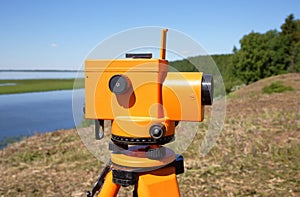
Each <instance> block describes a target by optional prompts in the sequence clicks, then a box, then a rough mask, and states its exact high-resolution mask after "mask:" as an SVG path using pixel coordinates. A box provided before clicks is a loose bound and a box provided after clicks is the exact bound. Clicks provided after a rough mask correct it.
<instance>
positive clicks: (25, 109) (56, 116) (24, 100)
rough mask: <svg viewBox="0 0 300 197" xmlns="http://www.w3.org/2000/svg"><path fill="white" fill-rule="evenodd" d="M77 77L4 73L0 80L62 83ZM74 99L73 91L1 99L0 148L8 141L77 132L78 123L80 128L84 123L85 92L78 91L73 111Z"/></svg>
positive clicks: (52, 74) (74, 75) (73, 75)
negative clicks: (38, 135) (32, 136)
mask: <svg viewBox="0 0 300 197" xmlns="http://www.w3.org/2000/svg"><path fill="white" fill-rule="evenodd" d="M76 75H77V73H76V72H11V71H9V72H3V71H2V72H0V79H42V78H47V79H56V78H57V79H58V78H60V79H61V78H75V77H76ZM0 88H1V87H0ZM72 95H73V90H63V91H49V92H38V93H22V94H7V95H0V148H1V145H2V146H3V143H4V144H5V141H6V140H7V139H10V140H11V139H16V138H19V137H22V136H31V135H33V134H35V133H43V132H51V131H55V130H59V129H70V128H75V126H76V124H75V122H76V123H77V124H79V123H80V122H81V121H82V119H83V111H82V107H83V103H84V90H83V89H80V90H76V96H75V97H74V100H73V103H75V104H73V106H74V107H72ZM74 101H75V102H74ZM73 108H74V109H73ZM73 115H74V116H73Z"/></svg>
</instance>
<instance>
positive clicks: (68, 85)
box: [0, 78, 84, 95]
mask: <svg viewBox="0 0 300 197" xmlns="http://www.w3.org/2000/svg"><path fill="white" fill-rule="evenodd" d="M75 80H76V81H77V83H76V85H74V82H75ZM7 84H9V85H7ZM0 85H2V86H1V89H0V95H1V94H18V93H29V92H47V91H54V90H71V89H79V88H84V79H83V78H80V79H22V80H0Z"/></svg>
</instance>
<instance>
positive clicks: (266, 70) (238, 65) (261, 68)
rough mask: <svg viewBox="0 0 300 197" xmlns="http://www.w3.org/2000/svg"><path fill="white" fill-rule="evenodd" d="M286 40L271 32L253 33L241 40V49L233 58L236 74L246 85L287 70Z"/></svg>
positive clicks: (275, 32) (276, 32)
mask: <svg viewBox="0 0 300 197" xmlns="http://www.w3.org/2000/svg"><path fill="white" fill-rule="evenodd" d="M282 42H285V40H284V39H279V33H278V31H276V30H271V31H268V32H266V33H265V34H260V33H255V32H251V33H250V34H248V35H246V36H244V37H243V38H242V39H241V40H240V44H241V49H240V50H238V51H236V53H235V54H234V57H233V65H234V74H235V75H236V76H237V77H240V79H241V80H242V81H244V82H245V83H247V84H248V83H251V82H254V81H257V80H259V79H262V78H265V77H269V76H272V75H276V74H280V73H282V72H283V71H284V70H285V69H286V60H285V58H286V57H285V53H286V52H285V49H284V48H283V47H282Z"/></svg>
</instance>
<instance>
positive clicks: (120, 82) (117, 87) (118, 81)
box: [108, 75, 131, 94]
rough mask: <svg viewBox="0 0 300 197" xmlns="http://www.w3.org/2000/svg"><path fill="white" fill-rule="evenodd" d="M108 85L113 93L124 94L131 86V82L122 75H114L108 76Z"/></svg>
mask: <svg viewBox="0 0 300 197" xmlns="http://www.w3.org/2000/svg"><path fill="white" fill-rule="evenodd" d="M108 86H109V89H110V91H112V92H113V93H115V94H124V93H126V92H127V90H128V89H129V88H130V87H131V83H130V80H129V79H128V78H127V77H126V76H124V75H114V76H112V77H111V78H110V80H109V83H108Z"/></svg>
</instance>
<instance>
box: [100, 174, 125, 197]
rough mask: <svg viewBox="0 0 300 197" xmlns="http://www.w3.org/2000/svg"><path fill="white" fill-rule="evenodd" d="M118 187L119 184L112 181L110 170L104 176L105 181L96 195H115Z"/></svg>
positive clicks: (111, 196) (114, 196)
mask: <svg viewBox="0 0 300 197" xmlns="http://www.w3.org/2000/svg"><path fill="white" fill-rule="evenodd" d="M119 189H120V185H117V184H115V183H113V181H112V171H110V172H109V173H108V174H107V175H106V177H105V181H104V183H103V186H102V189H101V191H100V193H99V194H98V197H116V196H117V194H118V191H119Z"/></svg>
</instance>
